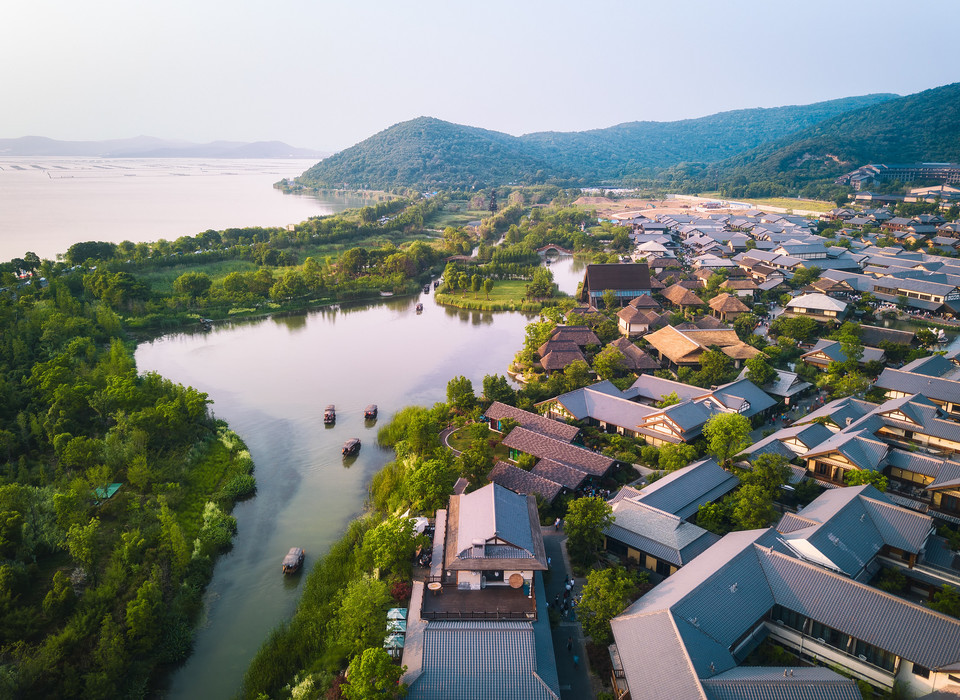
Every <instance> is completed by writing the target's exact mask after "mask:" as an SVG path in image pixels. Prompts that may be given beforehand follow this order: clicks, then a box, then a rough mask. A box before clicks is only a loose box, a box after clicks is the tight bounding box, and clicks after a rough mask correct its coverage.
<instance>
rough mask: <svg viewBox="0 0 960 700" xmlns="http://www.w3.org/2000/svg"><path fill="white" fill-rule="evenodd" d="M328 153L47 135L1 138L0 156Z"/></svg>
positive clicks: (271, 144) (271, 145) (276, 145)
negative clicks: (70, 139)
mask: <svg viewBox="0 0 960 700" xmlns="http://www.w3.org/2000/svg"><path fill="white" fill-rule="evenodd" d="M325 155H327V154H325V153H322V152H320V151H313V150H310V149H307V148H296V147H294V146H289V145H287V144H285V143H282V142H280V141H257V142H255V143H243V142H240V141H213V142H211V143H204V144H199V143H191V142H189V141H167V140H164V139H158V138H154V137H152V136H137V137H135V138H132V139H114V140H109V141H57V140H56V139H49V138H46V137H44V136H23V137H21V138H16V139H0V156H25V157H30V156H60V157H76V158H322V157H323V156H325Z"/></svg>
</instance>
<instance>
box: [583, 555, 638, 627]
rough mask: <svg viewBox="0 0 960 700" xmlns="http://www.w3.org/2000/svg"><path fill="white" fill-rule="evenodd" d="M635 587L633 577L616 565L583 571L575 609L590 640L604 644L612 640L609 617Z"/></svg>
mask: <svg viewBox="0 0 960 700" xmlns="http://www.w3.org/2000/svg"><path fill="white" fill-rule="evenodd" d="M636 590H637V582H636V581H635V579H634V578H633V577H632V576H631V575H630V573H629V572H628V571H627V570H626V569H624V568H622V567H619V566H618V567H615V568H611V569H598V570H593V571H591V572H590V573H588V574H587V582H586V584H584V586H583V597H582V598H581V599H580V606H579V608H578V611H579V617H580V624H581V625H582V626H583V631H584V632H586V634H587V635H588V636H589V637H590V638H591V639H592V640H593V643H594V644H598V645H602V646H606V645H608V644H610V642H612V641H613V634H612V633H611V631H610V620H612V619H613V618H615V617H616V616H617V615H619V614H620V613H622V612H623V611H624V610H625V609H626V607H627V604H628V603H629V600H630V597H631V596H632V595H633V594H634V593H635V592H636Z"/></svg>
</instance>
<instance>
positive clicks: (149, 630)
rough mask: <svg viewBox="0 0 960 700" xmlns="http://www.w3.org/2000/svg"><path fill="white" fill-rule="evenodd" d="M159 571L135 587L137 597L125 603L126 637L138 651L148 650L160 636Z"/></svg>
mask: <svg viewBox="0 0 960 700" xmlns="http://www.w3.org/2000/svg"><path fill="white" fill-rule="evenodd" d="M158 578H159V571H158V570H156V569H155V570H154V574H153V576H151V578H149V579H147V580H146V581H144V582H143V583H142V584H141V585H140V587H139V588H138V589H137V597H136V598H135V599H133V600H131V601H130V602H129V603H127V616H126V621H127V639H128V640H129V642H130V648H131V649H132V650H134V651H136V652H138V653H146V652H148V651H149V650H150V649H151V648H152V647H153V646H154V644H156V641H157V639H159V637H160V614H161V613H162V611H163V607H162V604H163V594H162V592H161V590H160V585H159V583H157V580H156V579H158Z"/></svg>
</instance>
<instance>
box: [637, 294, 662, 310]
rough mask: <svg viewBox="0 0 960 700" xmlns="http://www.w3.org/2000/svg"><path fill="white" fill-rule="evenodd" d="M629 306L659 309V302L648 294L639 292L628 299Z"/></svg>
mask: <svg viewBox="0 0 960 700" xmlns="http://www.w3.org/2000/svg"><path fill="white" fill-rule="evenodd" d="M630 306H632V307H634V308H636V309H659V308H660V303H659V302H658V301H657V300H656V299H654V298H653V297H652V296H650V295H649V294H641V295H640V296H638V297H636V298H635V299H631V300H630Z"/></svg>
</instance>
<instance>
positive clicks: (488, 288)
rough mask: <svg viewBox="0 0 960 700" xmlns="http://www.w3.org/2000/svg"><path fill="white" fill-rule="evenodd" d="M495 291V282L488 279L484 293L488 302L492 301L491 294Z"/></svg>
mask: <svg viewBox="0 0 960 700" xmlns="http://www.w3.org/2000/svg"><path fill="white" fill-rule="evenodd" d="M492 291H493V280H492V279H490V278H489V277H487V279H485V280H484V281H483V293H484V295H486V298H487V301H490V292H492Z"/></svg>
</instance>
